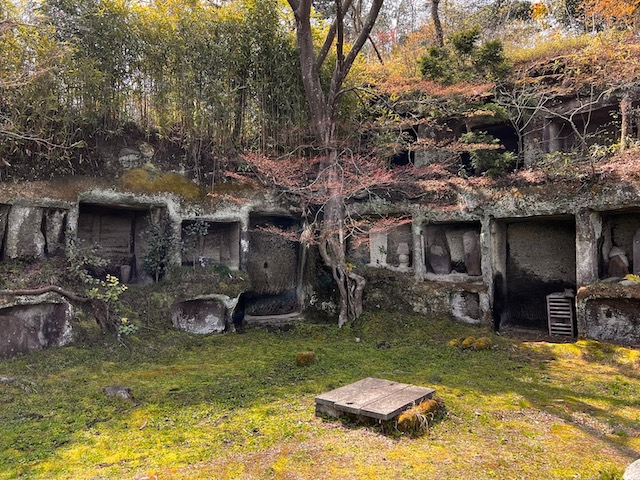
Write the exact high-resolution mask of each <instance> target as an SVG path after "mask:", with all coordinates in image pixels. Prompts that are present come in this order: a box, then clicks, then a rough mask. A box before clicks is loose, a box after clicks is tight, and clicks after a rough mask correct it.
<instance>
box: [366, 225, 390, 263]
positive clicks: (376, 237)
mask: <svg viewBox="0 0 640 480" xmlns="http://www.w3.org/2000/svg"><path fill="white" fill-rule="evenodd" d="M369 265H370V266H372V267H384V266H386V265H387V232H370V233H369Z"/></svg>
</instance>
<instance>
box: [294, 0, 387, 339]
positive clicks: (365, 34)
mask: <svg viewBox="0 0 640 480" xmlns="http://www.w3.org/2000/svg"><path fill="white" fill-rule="evenodd" d="M288 3H289V6H290V7H291V10H292V11H293V15H294V18H295V25H296V39H297V46H298V54H299V59H300V73H301V75H302V83H303V86H304V91H305V96H306V99H307V104H308V106H309V120H310V123H311V129H312V132H313V135H314V137H315V142H316V145H315V147H316V148H317V149H318V150H319V155H318V160H317V161H309V162H308V164H309V167H311V168H314V169H316V171H317V172H318V173H317V177H315V179H314V176H309V177H307V178H310V179H312V180H311V183H310V184H309V185H308V189H307V191H310V192H313V197H315V201H314V203H315V204H316V205H318V206H319V207H320V208H319V209H318V211H317V215H318V216H319V217H318V218H321V219H322V220H321V222H319V223H317V225H318V233H317V238H318V250H319V252H320V255H321V256H322V259H323V261H324V263H325V264H326V266H327V267H328V268H329V269H330V270H331V273H332V275H333V278H334V280H335V282H336V284H337V287H338V291H339V292H340V311H339V316H338V325H339V326H342V325H344V324H345V323H346V322H347V321H348V320H349V318H357V317H358V316H359V315H360V314H361V313H362V292H363V290H364V285H365V279H364V277H362V276H361V275H358V274H357V273H355V272H354V271H353V270H352V269H351V268H349V266H348V265H347V261H346V247H347V243H346V242H347V234H346V228H345V222H346V218H345V214H346V209H345V201H346V200H347V199H348V197H349V196H350V194H352V193H353V191H352V189H353V185H352V184H351V182H350V181H348V179H349V178H352V176H353V175H355V176H356V177H359V176H360V175H362V176H363V178H364V177H366V176H371V175H370V174H369V173H370V172H365V171H362V172H359V171H358V168H357V167H356V164H354V163H350V158H353V157H350V156H348V155H347V156H345V155H340V149H339V138H338V136H339V135H338V106H339V102H340V99H341V97H342V96H343V94H344V90H343V85H344V82H345V79H346V77H347V75H348V74H349V72H350V71H351V68H352V67H353V64H354V61H355V60H356V57H357V55H358V54H359V53H360V51H361V50H362V48H363V46H364V44H365V42H366V41H367V39H368V38H369V35H370V34H371V30H372V29H373V27H374V25H375V22H376V19H377V18H378V14H379V13H380V9H381V7H382V3H383V0H372V1H371V4H370V8H369V11H368V13H367V14H366V15H365V16H364V17H363V18H364V21H363V22H362V24H361V27H360V30H359V32H357V34H356V36H355V39H354V40H353V43H351V44H350V45H348V44H347V42H346V40H345V18H346V16H347V13H348V12H349V9H350V8H351V7H352V0H344V1H343V0H334V2H333V8H332V9H331V10H332V11H333V12H335V13H334V16H333V19H332V23H331V25H330V26H329V28H328V29H327V30H326V35H325V37H324V40H323V41H322V42H321V44H320V45H319V48H317V46H316V44H315V43H314V35H315V33H314V28H313V26H312V21H313V13H312V4H313V2H312V0H288ZM332 49H333V51H334V55H335V57H334V58H335V63H334V66H333V69H332V73H331V77H330V80H329V81H328V82H323V79H322V70H323V66H324V65H325V64H326V63H327V62H328V59H329V58H333V56H330V55H329V54H330V52H331V50H332ZM291 168H298V167H297V166H295V164H294V163H291ZM305 168H306V167H305ZM374 177H375V176H374ZM298 190H300V188H298ZM358 190H360V188H358Z"/></svg>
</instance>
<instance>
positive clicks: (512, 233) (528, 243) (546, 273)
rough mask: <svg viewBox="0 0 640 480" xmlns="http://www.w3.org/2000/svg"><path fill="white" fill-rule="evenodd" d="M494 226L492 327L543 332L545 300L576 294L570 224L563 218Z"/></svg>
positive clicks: (504, 221) (511, 221)
mask: <svg viewBox="0 0 640 480" xmlns="http://www.w3.org/2000/svg"><path fill="white" fill-rule="evenodd" d="M494 222H495V223H494V225H493V227H492V230H493V237H494V242H495V244H494V245H493V249H494V252H495V253H494V258H493V259H492V261H493V264H494V268H493V270H494V279H493V313H494V327H495V328H496V329H500V328H501V327H505V326H515V327H524V328H534V329H541V330H542V329H544V330H546V329H547V328H548V320H547V311H546V296H547V295H549V294H551V293H555V292H564V291H565V290H567V289H571V290H573V291H574V292H575V290H576V226H575V219H574V217H573V216H570V215H566V216H550V217H527V218H518V219H501V220H497V221H494Z"/></svg>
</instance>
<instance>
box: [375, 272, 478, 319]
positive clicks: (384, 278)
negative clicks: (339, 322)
mask: <svg viewBox="0 0 640 480" xmlns="http://www.w3.org/2000/svg"><path fill="white" fill-rule="evenodd" d="M364 276H365V278H366V279H367V282H368V283H367V287H366V289H365V295H364V304H365V308H366V309H367V310H368V311H375V310H379V309H382V310H386V311H394V312H398V313H399V314H401V313H402V312H403V311H412V312H417V313H421V314H424V315H428V316H434V317H435V316H451V317H453V318H455V319H456V320H459V321H463V322H467V323H474V324H485V325H487V324H489V323H490V310H489V297H488V289H487V287H486V285H484V284H482V283H478V282H435V281H427V282H423V281H419V280H418V281H417V280H416V279H414V278H413V277H412V276H411V275H409V274H406V273H402V272H394V271H390V270H387V269H379V268H367V269H366V270H365V272H364Z"/></svg>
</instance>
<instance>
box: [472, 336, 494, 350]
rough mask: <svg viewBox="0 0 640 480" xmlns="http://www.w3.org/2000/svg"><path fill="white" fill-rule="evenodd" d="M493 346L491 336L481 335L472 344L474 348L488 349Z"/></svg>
mask: <svg viewBox="0 0 640 480" xmlns="http://www.w3.org/2000/svg"><path fill="white" fill-rule="evenodd" d="M491 347H493V341H491V339H490V338H489V337H481V338H479V339H477V340H476V341H475V342H473V345H471V348H472V349H473V350H487V349H489V348H491Z"/></svg>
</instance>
